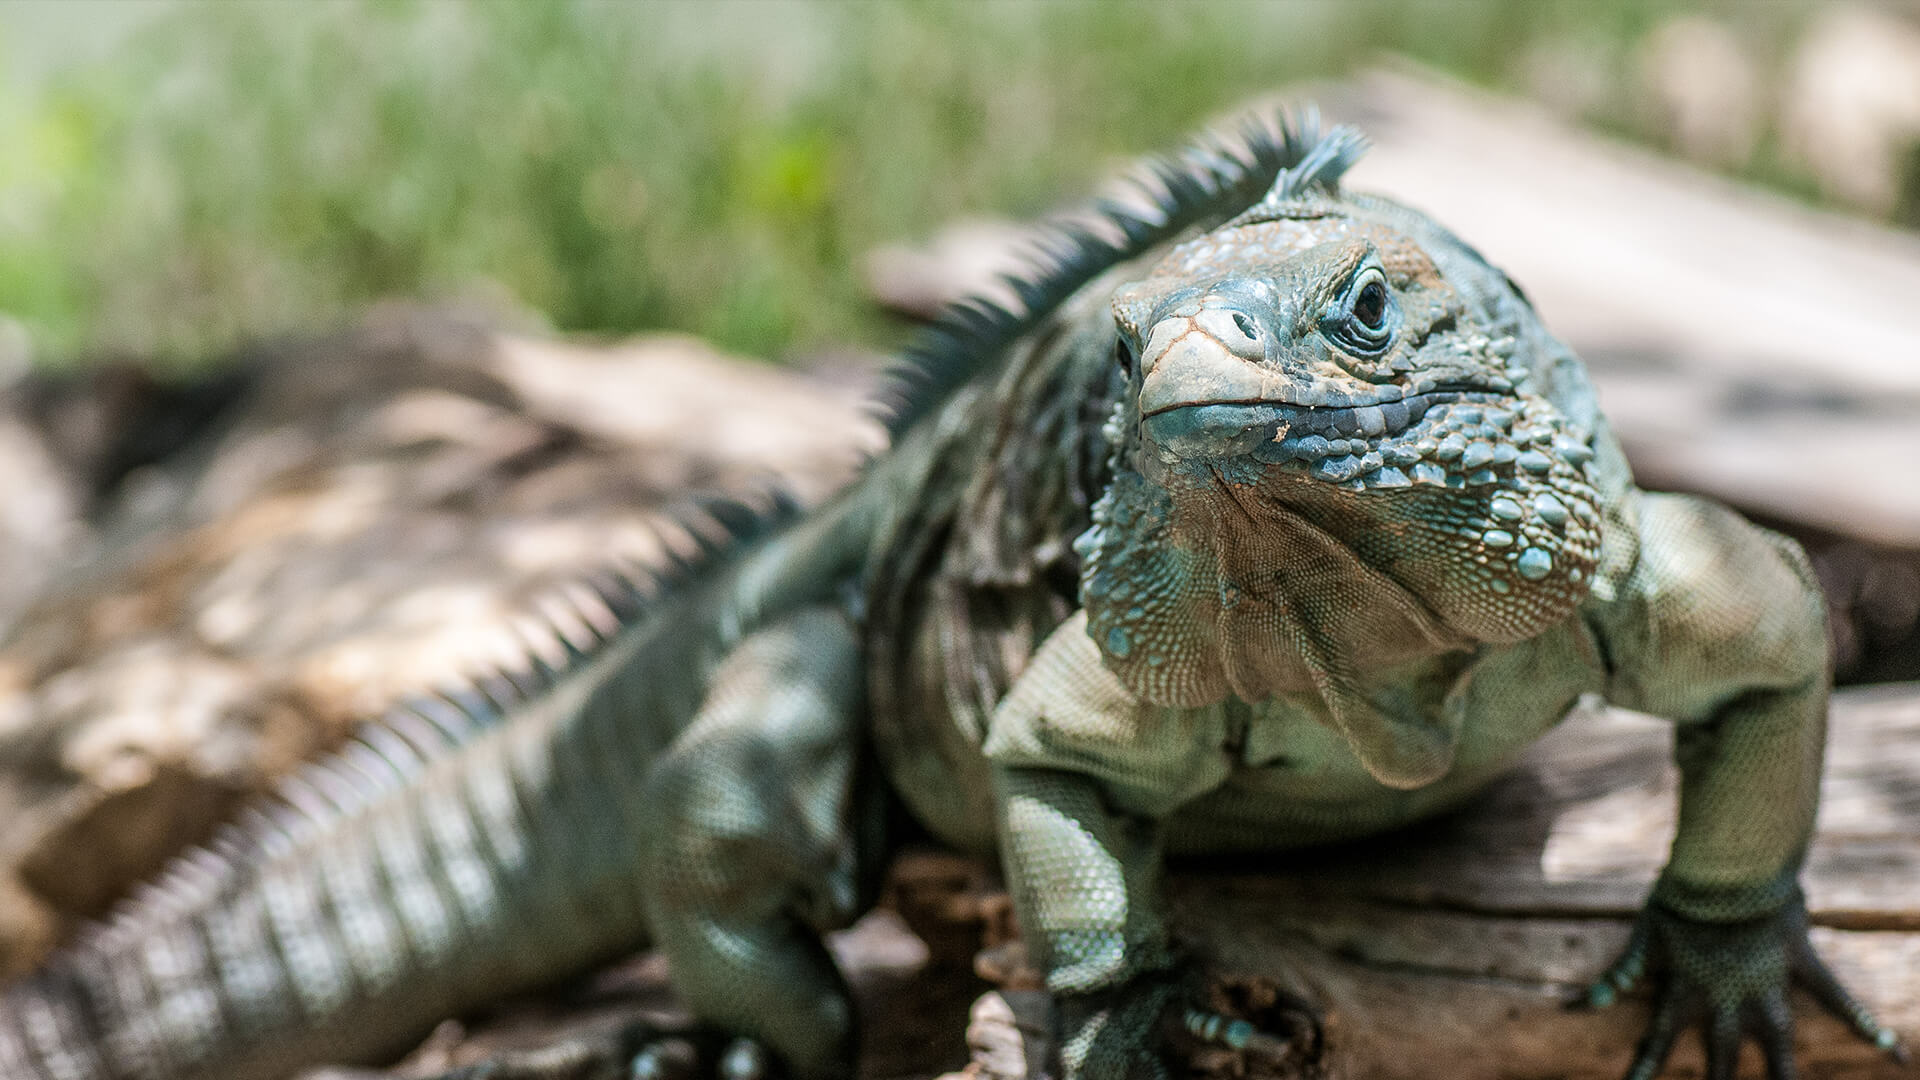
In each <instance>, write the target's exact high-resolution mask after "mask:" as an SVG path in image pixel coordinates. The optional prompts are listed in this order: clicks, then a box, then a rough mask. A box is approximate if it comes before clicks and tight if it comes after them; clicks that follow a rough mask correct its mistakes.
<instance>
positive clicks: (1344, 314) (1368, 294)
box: [1325, 266, 1394, 356]
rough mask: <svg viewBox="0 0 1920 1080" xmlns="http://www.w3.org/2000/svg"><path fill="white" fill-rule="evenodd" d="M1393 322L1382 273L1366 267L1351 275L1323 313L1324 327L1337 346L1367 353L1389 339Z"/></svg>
mask: <svg viewBox="0 0 1920 1080" xmlns="http://www.w3.org/2000/svg"><path fill="white" fill-rule="evenodd" d="M1393 324H1394V304H1393V292H1392V291H1391V290H1390V289H1388V288H1387V275H1386V272H1385V271H1383V270H1381V269H1380V268H1379V267H1378V266H1368V267H1365V268H1363V269H1362V270H1361V271H1360V272H1359V273H1358V274H1355V275H1354V278H1353V281H1352V283H1350V284H1349V285H1348V286H1347V288H1346V291H1345V292H1344V293H1343V294H1342V295H1341V297H1340V299H1339V301H1338V302H1337V303H1335V305H1334V307H1333V310H1331V311H1329V312H1328V313H1327V320H1326V323H1325V328H1326V331H1327V335H1328V336H1329V337H1331V338H1333V340H1334V342H1335V343H1336V344H1338V345H1339V346H1340V347H1341V348H1343V349H1346V350H1348V351H1349V352H1354V353H1359V354H1362V355H1367V356H1371V355H1376V354H1378V353H1380V352H1383V351H1385V349H1386V347H1387V346H1388V345H1389V344H1391V343H1392V342H1393Z"/></svg>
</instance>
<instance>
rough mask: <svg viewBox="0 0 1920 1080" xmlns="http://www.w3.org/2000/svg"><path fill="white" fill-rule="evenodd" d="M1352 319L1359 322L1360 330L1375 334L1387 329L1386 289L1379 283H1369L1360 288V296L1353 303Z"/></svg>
mask: <svg viewBox="0 0 1920 1080" xmlns="http://www.w3.org/2000/svg"><path fill="white" fill-rule="evenodd" d="M1353 317H1354V318H1355V319H1358V320H1360V326H1361V328H1362V329H1366V330H1371V331H1374V332H1376V333H1378V332H1380V331H1384V330H1385V329H1386V328H1387V287H1386V286H1385V285H1383V284H1381V283H1380V282H1379V281H1369V282H1367V283H1366V284H1365V285H1363V286H1361V288H1360V295H1359V296H1357V297H1355V298H1354V301H1353Z"/></svg>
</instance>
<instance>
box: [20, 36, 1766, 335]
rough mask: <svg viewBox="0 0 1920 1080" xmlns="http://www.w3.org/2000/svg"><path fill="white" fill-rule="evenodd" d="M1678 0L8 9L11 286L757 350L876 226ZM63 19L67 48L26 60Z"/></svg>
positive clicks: (1492, 58)
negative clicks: (503, 317)
mask: <svg viewBox="0 0 1920 1080" xmlns="http://www.w3.org/2000/svg"><path fill="white" fill-rule="evenodd" d="M1682 6H1685V5H1682V4H1680V3H1678V2H1677V0H1672V2H1670V0H1606V2H1569V3H1540V2H1537V0H1450V2H1439V3H1433V2H1421V3H1416V2H1412V0H1404V2H1390V0H1382V2H1377V3H1342V2H1324V3H1315V2H1305V0H1300V2H1274V3H1267V2H1227V3H1206V4H1198V3H1159V2H1157V0H1156V2H1105V3H1069V2H1056V3H1006V2H924V3H881V2H878V0H872V2H858V3H830V2H819V3H806V4H802V3H772V2H766V3H745V2H730V3H707V4H700V3H693V2H686V3H654V4H641V3H633V4H626V3H535V2H531V0H501V2H470V3H463V4H455V3H447V2H431V0H416V2H399V0H329V2H326V3H310V4H292V3H238V2H215V3H202V2H190V0H173V2H171V3H167V4H164V5H162V6H160V7H158V8H154V7H146V8H140V9H138V10H137V11H134V12H129V11H126V10H122V9H120V8H116V7H113V6H111V5H109V6H105V7H100V8H92V7H90V5H86V4H79V5H73V4H67V5H64V7H63V11H64V12H65V14H64V15H61V16H47V15H46V13H45V12H41V13H40V15H41V17H38V18H22V17H20V15H21V12H19V11H18V10H16V11H14V12H12V13H6V12H0V34H4V35H6V36H5V37H4V39H0V50H3V51H0V56H4V58H5V62H6V63H8V64H9V65H11V67H12V69H13V70H12V71H10V72H7V73H8V74H11V75H13V76H14V77H13V78H12V79H10V80H6V81H5V83H4V86H5V96H4V97H0V313H4V315H5V316H7V317H10V318H12V319H13V320H16V321H17V323H18V324H19V325H20V326H21V327H23V328H24V329H25V331H26V334H25V335H24V336H25V337H26V338H27V339H28V340H30V341H31V342H32V345H33V353H34V357H35V359H36V360H37V361H38V362H40V363H46V364H62V363H71V362H75V361H83V360H86V359H90V358H98V357H103V356H115V355H119V356H127V355H131V356H136V357H141V358H145V359H147V360H148V361H149V362H151V363H153V364H154V365H156V366H157V367H159V368H160V369H162V370H172V371H189V370H193V369H195V368H197V367H199V366H201V365H204V364H207V363H212V362H217V360H218V359H219V358H220V357H221V356H223V355H224V354H225V353H226V352H227V351H228V350H230V349H231V348H232V347H233V346H235V345H236V344H238V343H241V342H244V341H246V340H247V339H249V338H252V337H256V336H259V335H266V334H273V333H276V332H282V331H286V330H289V329H303V328H311V327H315V326H320V325H326V324H328V323H331V322H334V321H337V320H339V319H342V318H344V317H347V316H349V315H350V314H351V313H352V312H353V311H354V310H355V309H356V308H358V307H359V306H362V305H364V304H365V303H367V302H369V301H371V300H374V299H377V298H381V297H386V296H392V295H406V296H425V297H440V298H462V297H465V298H474V297H478V298H482V299H488V300H492V301H496V302H510V303H515V304H520V305H525V306H527V307H530V308H532V309H535V310H537V311H539V312H542V313H544V314H545V315H546V317H547V318H548V319H550V320H551V322H552V323H553V324H554V325H555V326H556V327H557V328H559V329H562V330H567V331H587V332H595V333H603V334H620V333H625V332H629V331H636V330H643V329H654V328H672V329H681V330H686V331H690V332H693V333H697V334H701V335H703V336H706V337H708V338H710V339H712V340H714V341H715V342H717V343H719V344H720V345H722V346H724V347H728V348H732V349H737V350H741V351H745V352H749V353H756V354H762V355H776V354H780V353H787V352H793V351H796V350H798V351H804V350H807V349H812V348H818V347H822V346H824V345H826V344H828V343H833V342H841V341H846V340H865V341H870V342H873V341H878V342H884V341H885V340H886V339H887V336H888V335H889V334H890V333H892V332H894V331H893V329H892V328H889V327H887V326H885V325H884V323H883V320H881V318H880V317H879V316H878V315H876V314H875V313H874V312H873V310H872V308H871V305H870V304H869V303H868V302H867V301H866V299H865V297H864V295H863V292H862V289H861V285H860V280H859V261H860V256H861V255H862V253H863V252H865V251H866V250H868V249H869V248H871V247H872V246H873V245H875V244H878V243H881V242H883V241H887V240H894V239H901V238H906V237H914V236H924V235H926V234H927V233H928V232H930V231H931V230H932V229H934V228H936V227H937V226H938V225H939V224H941V223H942V222H944V221H946V220H949V219H951V218H953V217H956V216H959V215H963V214H967V213H1009V214H1028V213H1033V212H1036V211H1039V210H1042V209H1045V208H1046V207H1048V206H1051V205H1054V204H1055V203H1057V202H1058V201H1059V200H1061V199H1062V198H1064V197H1067V196H1070V195H1072V194H1073V193H1076V192H1079V191H1082V190H1084V189H1085V188H1086V187H1087V186H1088V185H1089V184H1090V183H1091V182H1092V180H1093V179H1094V178H1095V177H1097V176H1098V175H1099V174H1100V173H1102V172H1103V171H1104V170H1105V169H1107V168H1108V167H1109V166H1110V165H1112V164H1113V163H1114V162H1115V161H1116V160H1118V159H1119V158H1120V157H1122V156H1124V155H1131V154H1135V153H1138V152H1141V151H1143V150H1149V149H1153V148H1156V147H1159V146H1161V145H1163V144H1165V143H1167V142H1169V141H1170V140H1173V139H1175V138H1178V137H1179V136H1180V135H1181V134H1182V133H1184V132H1185V131H1187V130H1189V129H1190V128H1191V127H1193V126H1194V125H1195V124H1196V123H1197V122H1199V121H1201V120H1203V119H1205V118H1207V117H1208V116H1210V115H1212V114H1215V113H1217V112H1218V111H1220V110H1222V109H1224V108H1227V107H1229V106H1230V105H1232V104H1234V103H1236V102H1238V101H1241V100H1244V99H1246V98H1248V97H1250V96H1252V95H1254V94H1256V93H1259V92H1262V91H1266V90H1270V89H1272V88H1274V87H1276V86H1278V85H1281V84H1284V83H1288V82H1293V81H1297V80H1301V79H1305V78H1311V77H1318V76H1326V75H1333V74H1337V73H1339V72H1342V71H1345V70H1347V69H1349V68H1350V67H1352V66H1353V65H1355V64H1357V63H1360V62H1362V61H1364V60H1365V59H1367V58H1368V57H1370V56H1372V55H1374V54H1376V53H1377V52H1378V51H1380V50H1393V51H1397V52H1401V53H1404V54H1407V55H1411V56H1413V57H1415V58H1417V59H1419V60H1422V61H1425V62H1427V63H1430V64H1434V65H1436V66H1439V67H1441V68H1443V69H1446V70H1449V71H1452V72H1454V73H1456V74H1459V75H1462V76H1465V77H1468V78H1470V79H1474V80H1477V81H1480V82H1483V83H1491V84H1500V83H1502V82H1503V81H1505V80H1507V79H1509V78H1510V75H1511V72H1512V71H1513V70H1514V64H1515V57H1516V55H1517V54H1518V52H1519V51H1520V50H1521V49H1522V48H1523V47H1524V46H1525V44H1526V43H1527V42H1529V41H1534V40H1539V39H1541V38H1543V37H1545V36H1547V35H1557V37H1558V39H1560V40H1575V41H1587V40H1590V41H1591V42H1593V44H1594V48H1595V49H1596V50H1597V51H1602V52H1604V51H1606V50H1611V51H1612V52H1613V53H1620V52H1622V51H1623V50H1624V48H1625V43H1628V42H1631V41H1632V40H1634V39H1635V38H1636V37H1637V36H1638V35H1640V34H1641V33H1643V32H1644V31H1645V30H1646V28H1647V27H1649V26H1650V25H1652V24H1653V23H1654V22H1655V21H1656V20H1657V19H1659V18H1660V17H1662V16H1663V15H1666V14H1669V13H1671V12H1672V11H1674V10H1677V9H1679V8H1681V7H1682ZM1789 6H1791V5H1789ZM1770 10H1772V11H1773V12H1774V16H1773V17H1775V18H1784V16H1781V15H1780V14H1779V6H1778V5H1775V6H1773V8H1771V9H1770ZM56 18H57V19H59V20H62V26H63V27H64V29H63V30H62V32H61V33H60V34H56V35H49V26H50V25H51V23H50V21H49V20H50V19H56ZM88 18H96V19H104V20H106V21H108V22H112V21H114V20H118V21H119V24H120V25H119V30H118V32H117V33H116V34H114V35H111V40H110V44H106V45H100V44H98V39H97V36H90V35H88V34H87V32H86V29H85V27H84V26H81V27H80V28H78V29H75V28H74V27H73V26H72V24H70V23H66V22H65V21H64V20H67V19H78V20H81V21H82V22H83V23H84V21H85V20H87V19H88ZM81 40H85V41H89V42H93V44H90V45H89V46H88V47H86V48H84V49H80V48H76V49H74V50H73V51H74V53H75V54H76V55H75V56H73V57H70V58H66V59H62V58H61V57H60V56H59V55H58V54H59V49H58V48H54V49H53V53H54V54H55V55H53V57H52V58H48V57H47V56H46V55H44V54H45V52H46V47H47V46H48V43H49V42H50V41H52V42H54V43H55V44H57V42H58V41H81ZM28 59H31V60H32V63H27V62H26V61H27V60H28ZM29 69H31V70H29ZM21 336H22V335H19V334H13V335H12V337H15V338H18V337H21Z"/></svg>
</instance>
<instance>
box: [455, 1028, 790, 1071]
mask: <svg viewBox="0 0 1920 1080" xmlns="http://www.w3.org/2000/svg"><path fill="white" fill-rule="evenodd" d="M784 1075H785V1073H784V1072H783V1071H782V1070H781V1069H779V1067H778V1066H777V1065H776V1064H775V1062H774V1059H773V1055H772V1054H771V1053H769V1052H768V1051H767V1049H766V1047H764V1046H762V1045H761V1044H760V1043H758V1042H756V1041H754V1040H752V1039H741V1038H731V1039H730V1038H728V1037H726V1036H723V1035H720V1034H718V1033H714V1032H689V1033H676V1032H668V1031H664V1030H662V1029H661V1027H660V1026H659V1025H657V1024H651V1023H648V1022H646V1021H633V1022H631V1023H627V1024H620V1025H616V1026H613V1027H609V1028H603V1029H601V1030H598V1031H593V1032H588V1033H584V1034H579V1035H573V1036H570V1037H567V1038H564V1039H562V1040H560V1041H558V1042H555V1043H552V1044H550V1045H548V1046H542V1047H539V1048H537V1049H532V1050H514V1051H506V1052H503V1053H500V1054H496V1055H495V1056H493V1057H490V1058H488V1059H486V1060H485V1061H478V1062H474V1063H473V1064H470V1065H462V1066H460V1067H458V1068H454V1069H449V1070H447V1071H446V1072H443V1073H439V1074H437V1075H435V1076H433V1077H431V1078H430V1080H777V1078H779V1077H782V1076H784Z"/></svg>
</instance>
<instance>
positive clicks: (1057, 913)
mask: <svg viewBox="0 0 1920 1080" xmlns="http://www.w3.org/2000/svg"><path fill="white" fill-rule="evenodd" d="M1226 742H1227V720H1226V713H1225V709H1224V708H1223V707H1219V706H1215V707H1211V708H1202V709H1168V708H1161V707H1156V706H1149V705H1143V704H1141V703H1140V702H1138V701H1137V700H1136V699H1135V698H1134V697H1133V696H1132V694H1131V693H1130V692H1128V691H1127V690H1126V688H1125V687H1124V686H1123V685H1121V683H1120V682H1119V680H1118V679H1117V678H1115V677H1114V675H1113V674H1112V673H1111V672H1109V671H1107V670H1106V668H1105V667H1103V666H1102V664H1101V662H1100V656H1099V652H1098V650H1097V649H1095V647H1094V645H1093V643H1092V641H1091V640H1089V639H1088V637H1087V633H1086V622H1085V617H1084V616H1075V617H1074V618H1072V619H1070V620H1068V621H1067V622H1066V623H1065V624H1063V625H1062V626H1061V627H1060V628H1059V629H1057V630H1055V631H1054V633H1053V635H1052V636H1051V637H1049V638H1048V640H1047V642H1046V643H1045V644H1044V645H1043V646H1042V647H1041V649H1040V651H1039V652H1038V653H1037V654H1036V655H1035V657H1034V660H1033V663H1032V664H1031V665H1030V666H1029V668H1028V669H1027V671H1026V673H1025V674H1023V675H1022V676H1021V678H1020V680H1019V682H1018V683H1017V684H1016V685H1015V686H1014V688H1013V690H1012V691H1011V692H1010V693H1009V694H1008V695H1007V698H1006V699H1005V700H1004V701H1003V702H1002V704H1001V706H1000V708H999V709H998V710H997V711H996V712H995V714H994V718H993V724H992V729H991V731H990V733H989V736H988V739H987V743H986V752H987V756H988V757H989V759H991V760H992V761H993V763H994V770H995V771H994V775H995V784H996V790H995V797H996V803H997V807H998V816H999V821H998V826H999V836H1000V850H1001V859H1002V862H1003V863H1004V865H1005V868H1006V874H1007V881H1008V885H1009V888H1010V890H1011V891H1012V894H1013V900H1014V905H1015V909H1016V911H1017V912H1018V914H1019V917H1020V925H1021V928H1022V933H1023V935H1024V936H1025V938H1026V940H1027V942H1028V946H1029V947H1030V948H1031V949H1033V950H1034V954H1035V959H1036V961H1037V963H1038V965H1039V967H1040V969H1041V970H1042V971H1044V972H1045V973H1046V977H1047V988H1048V989H1049V990H1050V991H1051V992H1052V993H1053V995H1054V997H1055V999H1056V1001H1057V1003H1058V1010H1059V1018H1060V1025H1061V1031H1060V1041H1059V1047H1060V1056H1061V1063H1062V1065H1063V1066H1064V1069H1065V1074H1066V1076H1067V1077H1068V1078H1069V1080H1075V1078H1082V1077H1084V1078H1095V1077H1098V1078H1101V1080H1109V1078H1111V1080H1148V1078H1153V1080H1158V1078H1163V1077H1165V1076H1167V1075H1168V1073H1167V1071H1166V1066H1165V1064H1164V1063H1163V1061H1162V1060H1161V1056H1160V1052H1161V1049H1162V1046H1161V1043H1162V1032H1163V1031H1164V1030H1165V1029H1166V1027H1167V1026H1168V1025H1169V1024H1170V1023H1171V1024H1179V1025H1182V1026H1185V1027H1187V1028H1188V1029H1190V1030H1191V1031H1193V1032H1194V1033H1195V1034H1197V1035H1199V1036H1201V1037H1203V1038H1204V1037H1208V1036H1211V1037H1212V1038H1213V1039H1215V1040H1216V1041H1220V1042H1224V1043H1228V1044H1234V1043H1237V1044H1239V1045H1241V1046H1244V1045H1246V1044H1247V1043H1249V1042H1250V1041H1253V1040H1254V1039H1255V1038H1256V1035H1257V1033H1255V1032H1254V1031H1253V1030H1252V1029H1251V1028H1250V1027H1249V1026H1248V1025H1246V1024H1244V1023H1239V1022H1230V1021H1226V1020H1224V1019H1223V1018H1220V1017H1215V1016H1212V1015H1210V1014H1206V1013H1204V1012H1200V1011H1197V1010H1192V1009H1189V1008H1188V1007H1187V1005H1186V994H1185V990H1186V987H1185V985H1184V981H1183V979H1182V976H1181V973H1180V972H1179V970H1178V968H1177V965H1176V963H1175V959H1174V956H1173V952H1172V949H1171V948H1170V946H1169V944H1168V938H1167V930H1166V925H1165V922H1164V921H1163V919H1162V916H1161V911H1160V867H1161V849H1162V843H1161V838H1162V824H1161V823H1162V821H1163V820H1164V818H1165V817H1166V815H1167V814H1169V813H1171V812H1172V811H1173V810H1174V809H1175V808H1177V807H1179V806H1181V805H1183V804H1184V803H1186V802H1188V801H1190V800H1191V799H1192V798H1194V797H1196V796H1198V795H1199V794H1201V793H1203V792H1205V791H1208V790H1210V789H1212V788H1213V787H1215V786H1217V785H1218V784H1219V783H1220V781H1222V780H1223V779H1225V777H1226V775H1227V773H1228V770H1229V761H1228V757H1227V754H1226V751H1225V749H1224V746H1225V744H1226Z"/></svg>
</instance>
